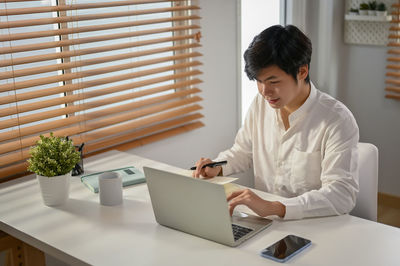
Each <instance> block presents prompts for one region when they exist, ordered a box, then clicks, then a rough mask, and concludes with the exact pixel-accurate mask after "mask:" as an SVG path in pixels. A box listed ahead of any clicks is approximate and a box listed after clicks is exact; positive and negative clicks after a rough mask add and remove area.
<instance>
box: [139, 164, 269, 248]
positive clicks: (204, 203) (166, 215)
mask: <svg viewBox="0 0 400 266" xmlns="http://www.w3.org/2000/svg"><path fill="white" fill-rule="evenodd" d="M143 170H144V173H145V175H146V183H147V186H148V189H149V193H150V198H151V203H152V206H153V212H154V216H155V218H156V221H157V222H158V223H159V224H161V225H164V226H167V227H170V228H173V229H176V230H179V231H182V232H185V233H189V234H192V235H195V236H199V237H202V238H205V239H208V240H212V241H215V242H218V243H221V244H224V245H228V246H237V245H239V244H240V243H242V242H243V241H245V240H247V239H249V238H250V237H252V236H254V235H256V234H257V233H259V232H260V231H262V230H263V229H265V228H267V227H268V226H269V225H270V224H271V223H272V221H271V220H268V219H265V218H261V217H258V216H254V215H251V214H246V213H242V212H234V215H233V216H232V217H231V216H230V215H229V210H228V203H227V201H226V184H225V185H222V184H215V183H211V182H207V181H205V180H201V179H196V178H191V177H187V176H183V175H180V174H176V173H172V172H167V171H163V170H159V169H154V168H150V167H143Z"/></svg>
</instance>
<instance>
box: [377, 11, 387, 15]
mask: <svg viewBox="0 0 400 266" xmlns="http://www.w3.org/2000/svg"><path fill="white" fill-rule="evenodd" d="M376 15H377V16H386V15H387V11H376Z"/></svg>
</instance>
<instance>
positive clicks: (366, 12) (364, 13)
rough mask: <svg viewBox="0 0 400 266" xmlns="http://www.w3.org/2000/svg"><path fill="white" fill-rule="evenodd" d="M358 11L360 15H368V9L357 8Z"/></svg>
mask: <svg viewBox="0 0 400 266" xmlns="http://www.w3.org/2000/svg"><path fill="white" fill-rule="evenodd" d="M358 13H359V14H360V15H361V16H366V15H368V10H359V11H358Z"/></svg>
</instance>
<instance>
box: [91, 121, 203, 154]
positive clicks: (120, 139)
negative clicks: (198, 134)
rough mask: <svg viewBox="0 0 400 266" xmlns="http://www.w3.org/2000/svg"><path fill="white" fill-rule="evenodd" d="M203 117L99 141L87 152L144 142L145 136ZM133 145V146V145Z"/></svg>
mask: <svg viewBox="0 0 400 266" xmlns="http://www.w3.org/2000/svg"><path fill="white" fill-rule="evenodd" d="M202 117H203V116H202V115H201V114H193V115H189V116H186V117H182V118H178V119H174V120H172V121H167V122H164V123H160V124H157V125H153V126H150V127H146V128H144V129H139V130H137V131H135V132H133V133H127V134H123V135H121V136H118V137H116V138H113V139H109V140H103V141H99V142H96V143H89V144H88V146H87V147H86V149H87V150H86V152H89V153H90V152H93V151H96V150H99V149H103V148H106V147H110V146H114V145H116V144H119V143H124V142H129V141H131V142H132V139H138V138H139V140H134V141H141V142H143V141H144V140H143V139H141V138H142V137H143V136H148V135H153V134H154V133H155V132H158V131H164V130H165V129H168V128H171V127H176V126H178V125H181V124H185V123H188V122H190V121H193V120H196V119H200V118H202ZM131 145H132V144H131Z"/></svg>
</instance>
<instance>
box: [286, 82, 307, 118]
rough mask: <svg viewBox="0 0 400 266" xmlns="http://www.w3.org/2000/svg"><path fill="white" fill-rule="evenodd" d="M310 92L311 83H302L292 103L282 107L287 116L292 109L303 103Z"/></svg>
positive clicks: (294, 109)
mask: <svg viewBox="0 0 400 266" xmlns="http://www.w3.org/2000/svg"><path fill="white" fill-rule="evenodd" d="M310 92H311V83H304V84H303V85H302V88H301V90H300V93H299V95H297V97H296V99H295V100H294V101H293V103H290V104H288V105H286V106H284V107H283V108H282V109H285V113H286V114H287V116H289V115H290V114H291V113H293V112H294V111H296V110H297V109H299V108H300V106H302V105H303V103H304V102H305V101H306V100H307V98H308V96H309V95H310ZM281 111H282V110H281ZM281 113H282V112H281Z"/></svg>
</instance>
